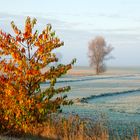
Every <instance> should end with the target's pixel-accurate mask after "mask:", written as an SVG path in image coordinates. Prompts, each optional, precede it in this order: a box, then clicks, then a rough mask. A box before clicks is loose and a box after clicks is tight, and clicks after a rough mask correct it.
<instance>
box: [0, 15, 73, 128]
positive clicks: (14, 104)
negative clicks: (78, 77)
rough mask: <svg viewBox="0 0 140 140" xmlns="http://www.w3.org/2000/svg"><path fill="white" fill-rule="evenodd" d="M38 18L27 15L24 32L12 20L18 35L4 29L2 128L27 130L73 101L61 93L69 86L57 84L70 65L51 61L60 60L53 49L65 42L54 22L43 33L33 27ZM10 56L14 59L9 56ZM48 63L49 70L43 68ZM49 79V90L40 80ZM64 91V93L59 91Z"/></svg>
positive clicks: (0, 46) (0, 36)
mask: <svg viewBox="0 0 140 140" xmlns="http://www.w3.org/2000/svg"><path fill="white" fill-rule="evenodd" d="M35 24H36V19H33V20H31V18H30V17H27V19H26V22H25V29H24V31H23V32H22V31H21V30H20V29H19V28H18V27H17V26H16V25H15V23H14V22H13V21H12V22H11V26H12V29H13V30H14V33H15V36H12V35H11V34H7V33H5V32H3V31H0V126H1V127H0V128H1V130H7V129H12V130H16V129H18V130H20V131H27V129H28V126H29V125H31V124H32V123H33V124H36V123H38V122H42V121H43V120H45V119H46V115H47V114H50V113H54V112H57V111H61V108H60V106H61V105H68V104H71V103H72V102H71V101H69V100H67V98H66V96H64V95H63V96H62V95H61V93H63V92H67V91H69V90H70V87H69V86H66V87H59V88H55V83H56V81H57V78H59V77H60V76H61V75H63V74H65V73H66V72H67V71H68V70H69V69H71V68H72V65H73V64H74V63H75V59H74V60H73V61H72V62H71V63H70V64H67V65H63V64H60V65H58V66H56V67H54V66H51V67H49V66H48V65H49V64H50V63H52V62H56V61H58V59H57V58H56V55H55V54H54V53H52V51H53V50H54V49H56V48H59V47H61V46H63V44H64V43H63V42H61V41H60V39H59V38H58V37H56V35H55V32H54V31H52V27H51V25H50V24H48V25H47V26H46V28H45V29H44V30H43V31H42V33H41V34H39V32H38V30H36V31H34V30H33V28H34V26H35ZM7 58H10V59H7ZM46 66H47V71H45V72H41V71H42V69H43V68H45V67H46ZM46 81H49V84H48V85H47V87H46V89H45V90H43V91H42V90H41V87H40V84H41V83H43V82H46ZM57 94H60V95H57Z"/></svg>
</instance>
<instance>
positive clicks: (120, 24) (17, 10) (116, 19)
mask: <svg viewBox="0 0 140 140" xmlns="http://www.w3.org/2000/svg"><path fill="white" fill-rule="evenodd" d="M0 6H1V8H0V28H2V29H4V30H5V31H7V32H11V30H10V21H11V20H15V21H16V24H17V25H19V26H21V25H22V24H23V23H24V19H25V17H24V16H33V17H36V18H37V19H38V26H37V27H38V28H39V29H42V28H43V27H45V25H46V24H47V23H48V22H49V23H52V25H53V29H54V30H56V34H57V35H58V36H59V37H60V38H61V39H62V40H63V41H64V42H65V46H64V47H63V48H61V49H59V50H58V51H59V52H61V53H62V55H63V61H62V62H64V63H65V62H66V63H67V62H69V61H70V59H72V58H73V57H75V58H77V65H82V66H84V65H86V66H88V64H89V63H88V57H87V52H88V42H89V41H90V40H91V39H92V38H95V37H96V36H97V35H102V36H104V38H105V40H106V41H107V43H108V44H111V45H112V46H113V47H114V50H113V52H112V55H113V56H114V57H115V59H113V60H110V61H109V62H108V65H109V66H140V61H139V60H140V0H0Z"/></svg>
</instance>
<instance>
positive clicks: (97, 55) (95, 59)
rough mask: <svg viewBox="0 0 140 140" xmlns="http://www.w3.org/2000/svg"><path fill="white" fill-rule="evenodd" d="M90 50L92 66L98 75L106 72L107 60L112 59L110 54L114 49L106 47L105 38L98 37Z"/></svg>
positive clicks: (89, 47) (90, 45)
mask: <svg viewBox="0 0 140 140" xmlns="http://www.w3.org/2000/svg"><path fill="white" fill-rule="evenodd" d="M88 49H89V53H88V56H89V58H90V66H92V67H94V68H95V71H96V74H99V73H102V72H104V71H106V65H105V60H108V59H110V58H111V57H110V56H109V54H110V52H111V51H112V50H113V47H111V46H110V45H106V41H105V40H104V38H103V37H101V36H97V37H96V38H95V39H93V40H92V41H91V42H90V43H89V46H88Z"/></svg>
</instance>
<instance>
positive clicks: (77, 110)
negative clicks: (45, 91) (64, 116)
mask: <svg viewBox="0 0 140 140" xmlns="http://www.w3.org/2000/svg"><path fill="white" fill-rule="evenodd" d="M84 70H85V69H84ZM75 71H76V70H75ZM77 71H80V70H77ZM87 71H88V70H85V73H84V72H83V73H82V72H81V73H80V72H78V73H79V74H78V73H76V72H75V73H76V74H75V73H74V71H73V72H71V73H69V75H67V76H66V77H63V78H61V79H59V81H58V83H57V86H64V85H70V86H71V91H70V92H69V93H68V94H67V95H68V98H70V99H73V101H74V104H73V105H72V106H67V107H64V108H63V111H64V113H70V114H71V113H72V114H79V116H80V117H84V118H90V119H93V120H96V119H98V120H99V119H101V120H103V121H105V125H106V127H108V128H109V129H117V130H118V131H120V130H121V131H122V130H126V129H127V130H128V131H129V132H131V131H133V130H134V128H136V129H137V131H138V133H139V132H140V72H139V68H136V69H130V68H126V69H124V68H122V69H111V70H110V71H108V72H107V73H105V74H103V75H99V76H95V75H92V74H91V73H92V71H88V72H87ZM86 72H87V73H86ZM44 86H45V85H42V87H44Z"/></svg>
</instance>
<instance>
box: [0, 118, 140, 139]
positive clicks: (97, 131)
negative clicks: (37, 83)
mask: <svg viewBox="0 0 140 140" xmlns="http://www.w3.org/2000/svg"><path fill="white" fill-rule="evenodd" d="M16 133H18V132H16ZM16 135H17V134H16ZM19 137H20V138H13V137H0V140H110V139H111V140H118V139H119V140H121V139H122V138H119V136H117V137H116V136H115V135H114V136H109V133H108V130H107V129H106V128H104V127H103V126H102V124H101V123H100V122H97V123H93V122H91V120H87V119H82V120H81V119H80V118H79V117H78V116H70V117H69V118H67V119H66V118H62V117H59V116H55V117H54V116H53V119H52V117H49V118H48V121H46V122H44V123H43V124H37V125H36V126H34V125H32V126H30V128H29V131H28V133H25V134H22V135H21V134H20V135H19ZM129 139H130V140H138V139H139V138H138V136H137V133H136V131H135V132H134V135H133V136H132V137H131V138H129ZM129 139H128V137H127V136H126V140H129Z"/></svg>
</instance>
